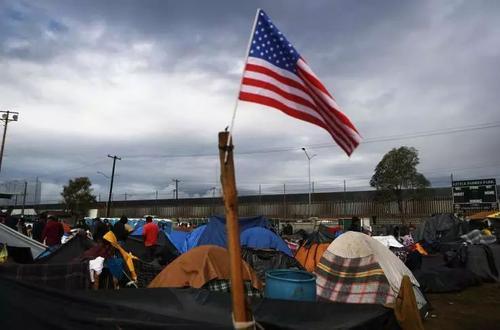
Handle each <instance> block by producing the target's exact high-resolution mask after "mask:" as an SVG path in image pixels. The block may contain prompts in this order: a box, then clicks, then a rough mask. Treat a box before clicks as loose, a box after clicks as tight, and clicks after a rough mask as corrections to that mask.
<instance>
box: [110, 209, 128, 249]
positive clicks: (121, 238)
mask: <svg viewBox="0 0 500 330" xmlns="http://www.w3.org/2000/svg"><path fill="white" fill-rule="evenodd" d="M127 222H128V219H127V217H126V216H124V215H123V216H122V217H121V218H120V221H118V222H117V223H115V225H114V226H113V233H114V234H115V236H116V240H117V241H118V242H120V244H124V243H125V241H126V240H127V237H128V234H129V233H128V230H127V228H126V227H125V225H126V224H127Z"/></svg>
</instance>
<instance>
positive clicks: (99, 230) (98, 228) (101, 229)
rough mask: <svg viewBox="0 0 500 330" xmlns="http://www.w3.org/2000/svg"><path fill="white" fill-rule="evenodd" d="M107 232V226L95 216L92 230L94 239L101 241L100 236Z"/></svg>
mask: <svg viewBox="0 0 500 330" xmlns="http://www.w3.org/2000/svg"><path fill="white" fill-rule="evenodd" d="M107 232H108V227H107V226H106V224H105V223H104V222H102V220H101V218H95V222H94V232H93V233H92V236H93V237H94V241H96V242H102V237H103V236H104V235H106V233H107Z"/></svg>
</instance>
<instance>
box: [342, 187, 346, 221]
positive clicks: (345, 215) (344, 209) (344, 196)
mask: <svg viewBox="0 0 500 330" xmlns="http://www.w3.org/2000/svg"><path fill="white" fill-rule="evenodd" d="M345 192H346V185H345V180H344V195H343V197H344V198H343V199H344V216H346V200H345Z"/></svg>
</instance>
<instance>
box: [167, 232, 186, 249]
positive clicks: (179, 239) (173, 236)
mask: <svg viewBox="0 0 500 330" xmlns="http://www.w3.org/2000/svg"><path fill="white" fill-rule="evenodd" d="M189 234H191V233H190V232H187V231H181V230H172V232H171V233H170V234H167V237H168V239H170V241H171V242H172V244H174V245H175V247H176V248H177V250H178V251H180V252H181V253H182V249H183V246H184V243H185V242H186V238H187V236H188V235H189Z"/></svg>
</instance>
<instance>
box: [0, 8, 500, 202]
mask: <svg viewBox="0 0 500 330" xmlns="http://www.w3.org/2000/svg"><path fill="white" fill-rule="evenodd" d="M259 7H261V8H263V9H264V10H266V12H267V13H268V15H269V16H270V17H271V18H272V19H273V21H274V23H275V24H276V25H277V26H278V27H279V28H280V29H281V31H282V32H283V33H284V34H285V35H286V36H287V38H288V39H289V40H290V41H291V42H292V43H293V44H294V45H295V48H296V49H297V50H298V51H299V52H300V53H301V55H302V57H304V58H305V59H306V60H307V61H308V63H309V64H310V66H311V67H312V69H313V70H314V71H315V72H316V74H317V75H318V76H319V77H320V79H321V80H322V81H323V82H324V84H325V85H326V86H327V88H328V89H329V90H330V91H331V92H332V93H333V94H334V95H335V97H336V99H337V101H338V103H339V104H340V106H341V107H342V108H343V110H344V112H345V113H346V114H347V115H348V116H349V117H350V118H351V120H352V121H353V123H354V125H356V127H357V128H358V130H359V132H360V133H361V135H362V136H363V138H364V140H365V143H363V144H361V145H360V146H359V148H358V149H357V150H356V151H355V152H354V154H353V155H352V157H351V158H349V157H347V156H346V155H345V154H344V153H343V152H342V150H341V149H340V148H338V147H337V146H336V145H335V144H334V142H333V140H332V139H331V138H330V136H329V135H328V133H327V132H326V131H324V130H323V129H321V128H318V127H316V126H314V125H312V124H309V123H306V122H301V121H299V120H296V119H293V118H291V117H287V116H286V115H284V114H282V113H281V112H279V111H276V110H273V109H270V108H265V107H263V106H260V105H257V104H255V105H253V104H248V103H243V102H241V103H239V104H238V113H237V117H236V126H235V132H234V134H235V145H236V151H235V152H236V155H235V157H236V166H237V168H236V171H237V181H238V186H239V190H240V192H241V193H242V194H243V193H245V194H248V193H256V192H258V187H259V184H261V189H262V193H276V192H278V191H281V190H282V189H283V184H284V183H286V185H287V191H289V192H298V191H306V190H307V159H306V157H305V155H304V153H303V152H302V150H301V149H300V148H301V147H302V146H306V147H307V148H308V149H310V152H311V153H314V154H316V155H317V156H316V157H314V158H313V159H312V161H311V166H312V179H313V180H314V181H315V188H316V190H317V191H332V190H339V189H341V187H342V186H343V180H344V179H345V180H346V181H347V188H348V189H362V188H364V187H367V186H368V181H369V178H370V177H371V175H372V174H373V169H374V167H375V166H376V164H377V163H378V161H380V159H381V158H382V156H383V155H384V154H385V153H386V152H387V151H389V150H390V149H391V148H394V147H399V146H401V145H407V146H413V147H416V148H417V149H418V150H419V155H420V160H421V163H420V165H419V170H420V171H421V172H422V173H424V174H425V175H426V176H427V177H428V178H429V179H430V180H431V182H432V183H433V185H434V186H443V185H446V184H449V176H450V173H453V174H454V177H455V178H463V179H466V178H487V177H496V178H497V179H500V168H499V167H500V152H499V147H498V141H499V140H500V109H499V106H498V104H499V103H498V97H499V91H500V76H499V72H500V71H499V70H500V69H499V68H500V2H499V1H493V0H492V1H416V0H415V1H348V0H345V1H318V0H315V1H187V0H182V1H90V0H88V1H69V0H64V1H10V0H0V110H13V111H19V112H20V116H19V121H18V122H15V123H11V124H10V125H9V131H8V134H7V144H6V150H5V156H4V162H3V167H2V172H1V174H0V180H1V181H6V180H11V179H21V180H34V179H35V178H36V177H39V179H40V180H41V181H42V182H43V187H42V194H43V198H44V199H45V200H55V199H58V196H57V195H58V194H59V192H60V190H61V186H62V185H63V184H64V183H66V182H67V181H68V179H70V178H73V177H76V176H88V177H90V179H91V180H92V182H93V183H94V190H95V191H96V193H101V194H102V198H104V195H105V194H106V192H107V189H108V185H109V181H108V179H106V178H105V177H104V176H102V175H100V174H97V171H101V172H103V173H104V174H106V175H110V172H111V165H112V160H111V159H109V158H107V155H108V154H112V155H115V154H116V155H118V156H121V157H122V160H121V161H118V162H117V167H116V173H117V174H118V176H117V177H116V185H115V192H116V194H122V195H123V194H125V193H127V194H128V198H146V197H154V192H155V191H156V190H158V191H159V193H160V197H166V196H171V195H172V189H173V182H172V179H173V178H178V179H180V180H181V183H180V188H179V190H180V192H181V196H188V195H189V196H195V195H211V192H210V188H211V187H214V186H215V185H216V180H217V175H218V159H217V156H216V155H217V152H218V150H217V132H218V131H220V130H223V129H224V128H225V127H226V126H227V125H228V124H229V122H230V119H231V115H232V111H233V108H234V104H235V99H236V95H237V92H238V89H239V81H240V78H241V70H242V66H243V62H244V59H245V49H246V47H247V42H248V37H249V34H250V29H251V25H252V22H253V18H254V15H255V11H256V9H257V8H259ZM486 124H488V125H489V126H488V127H486V126H485V125H486ZM421 133H423V134H421ZM181 156H182V157H181Z"/></svg>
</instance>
